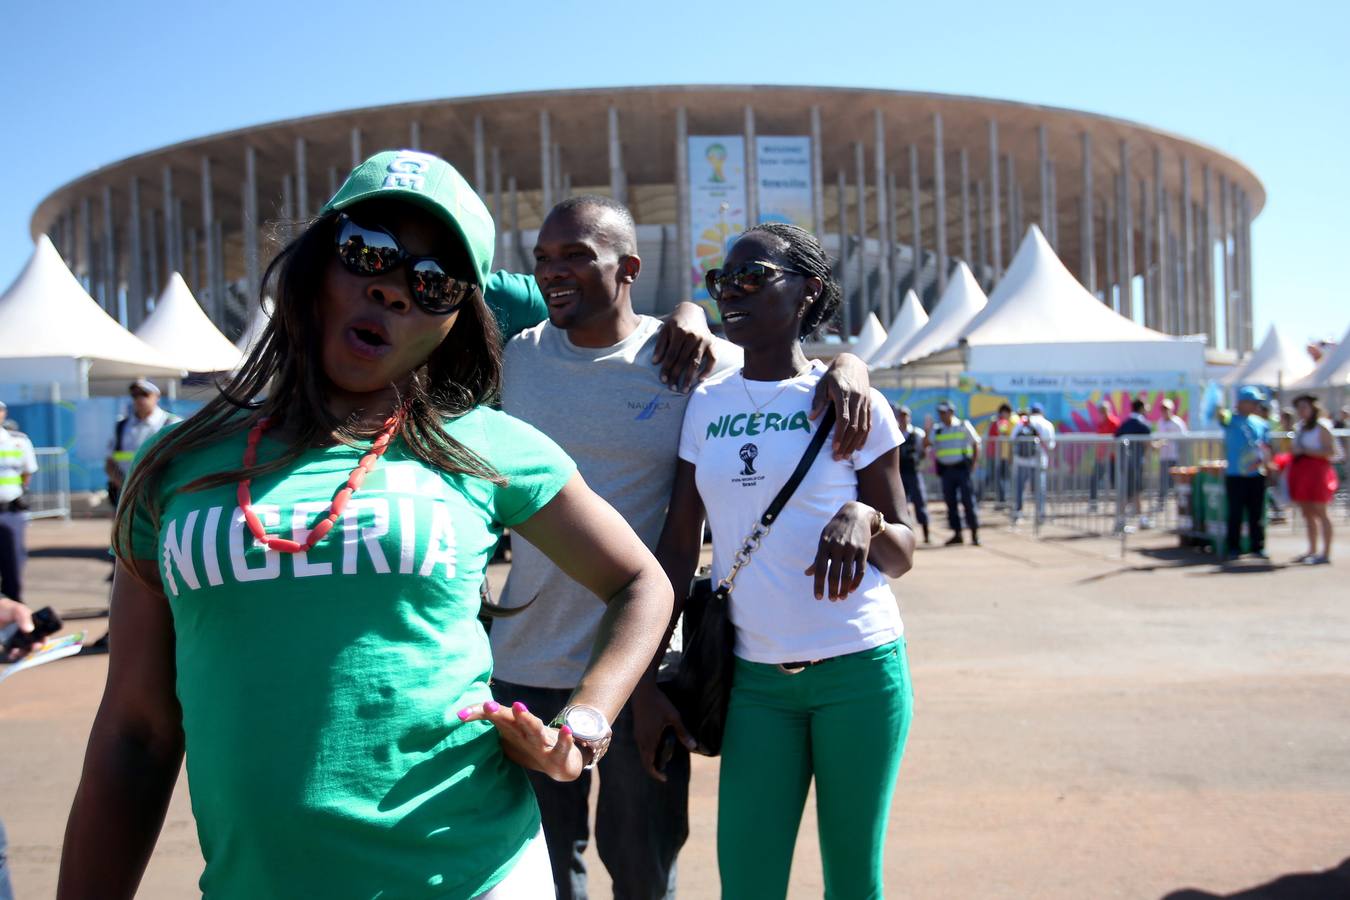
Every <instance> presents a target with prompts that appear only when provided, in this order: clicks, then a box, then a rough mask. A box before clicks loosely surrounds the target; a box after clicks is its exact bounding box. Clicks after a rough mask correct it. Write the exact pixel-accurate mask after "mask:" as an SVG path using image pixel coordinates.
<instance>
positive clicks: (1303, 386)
mask: <svg viewBox="0 0 1350 900" xmlns="http://www.w3.org/2000/svg"><path fill="white" fill-rule="evenodd" d="M1285 387H1292V388H1297V389H1298V390H1303V391H1306V390H1312V389H1313V388H1328V387H1342V388H1343V387H1350V329H1347V330H1346V332H1345V337H1343V338H1341V342H1340V343H1339V344H1337V345H1336V346H1335V347H1333V348H1331V349H1329V350H1327V351H1326V353H1325V354H1324V355H1323V356H1322V359H1321V360H1319V361H1318V363H1317V366H1316V368H1314V369H1313V370H1312V371H1311V372H1309V373H1308V374H1307V375H1305V376H1304V377H1303V378H1300V379H1299V380H1298V381H1296V382H1294V383H1293V384H1290V383H1288V382H1285Z"/></svg>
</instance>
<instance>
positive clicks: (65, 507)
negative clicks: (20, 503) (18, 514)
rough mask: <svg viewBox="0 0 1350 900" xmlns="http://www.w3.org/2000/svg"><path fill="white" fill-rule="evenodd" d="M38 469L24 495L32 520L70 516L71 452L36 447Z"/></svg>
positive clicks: (54, 448) (61, 449)
mask: <svg viewBox="0 0 1350 900" xmlns="http://www.w3.org/2000/svg"><path fill="white" fill-rule="evenodd" d="M33 453H34V455H36V456H37V465H38V470H37V472H35V473H33V478H32V480H31V481H29V482H28V490H27V491H25V492H24V498H25V499H26V500H27V501H28V518H30V519H69V518H70V455H69V454H68V453H67V452H66V451H65V450H64V449H63V448H61V447H35V448H34V449H33Z"/></svg>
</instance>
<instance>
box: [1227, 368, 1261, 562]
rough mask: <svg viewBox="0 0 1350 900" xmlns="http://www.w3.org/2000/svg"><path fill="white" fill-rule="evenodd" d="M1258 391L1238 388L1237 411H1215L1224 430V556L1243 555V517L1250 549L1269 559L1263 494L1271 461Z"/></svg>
mask: <svg viewBox="0 0 1350 900" xmlns="http://www.w3.org/2000/svg"><path fill="white" fill-rule="evenodd" d="M1261 400H1262V395H1261V391H1260V390H1258V389H1257V388H1254V387H1244V388H1242V389H1241V390H1239V391H1238V401H1237V412H1236V413H1235V412H1233V411H1231V410H1227V409H1218V410H1216V411H1215V414H1214V415H1215V418H1216V419H1217V420H1218V423H1219V425H1220V426H1221V427H1222V428H1223V432H1224V438H1223V441H1224V452H1225V455H1226V456H1227V462H1228V465H1227V470H1226V474H1225V476H1224V492H1225V494H1226V497H1227V501H1228V530H1227V534H1226V536H1225V541H1224V547H1225V550H1224V560H1225V561H1228V560H1234V559H1237V558H1238V557H1239V556H1241V555H1242V523H1243V520H1244V519H1245V520H1246V523H1247V533H1248V536H1249V538H1250V540H1251V553H1252V555H1253V556H1255V557H1257V558H1259V559H1269V558H1270V557H1269V555H1268V554H1267V553H1266V529H1265V522H1264V518H1265V515H1264V513H1265V509H1264V506H1265V495H1266V469H1267V467H1268V465H1269V464H1270V456H1271V454H1270V422H1269V421H1268V420H1266V419H1264V418H1262V417H1261V416H1259V415H1258V412H1259V411H1260V406H1259V404H1260V402H1261Z"/></svg>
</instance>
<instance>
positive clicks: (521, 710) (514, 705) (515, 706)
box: [511, 700, 530, 713]
mask: <svg viewBox="0 0 1350 900" xmlns="http://www.w3.org/2000/svg"><path fill="white" fill-rule="evenodd" d="M511 708H512V709H514V710H515V711H516V712H518V713H527V712H529V711H530V709H529V707H527V706H526V705H525V704H524V703H521V702H520V701H519V700H517V701H516V702H515V703H512V704H511Z"/></svg>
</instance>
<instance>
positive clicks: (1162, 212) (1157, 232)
mask: <svg viewBox="0 0 1350 900" xmlns="http://www.w3.org/2000/svg"><path fill="white" fill-rule="evenodd" d="M1166 190H1167V189H1166V186H1165V183H1164V182H1163V162H1162V150H1161V149H1159V148H1158V147H1156V146H1155V147H1154V148H1153V232H1154V234H1153V236H1154V239H1155V240H1156V241H1157V244H1156V247H1157V252H1156V253H1154V262H1155V264H1156V265H1157V267H1158V275H1157V281H1156V282H1155V285H1156V287H1157V292H1156V293H1157V296H1156V297H1154V299H1153V312H1154V320H1153V321H1152V322H1150V323H1148V324H1149V326H1150V327H1152V328H1157V329H1158V330H1160V331H1171V330H1172V329H1173V328H1175V327H1176V321H1175V320H1174V319H1173V318H1172V315H1171V306H1170V303H1169V299H1168V298H1169V297H1170V296H1171V294H1172V291H1171V288H1170V287H1169V285H1168V283H1167V279H1168V278H1170V277H1171V275H1170V273H1169V272H1168V270H1167V195H1166Z"/></svg>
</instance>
